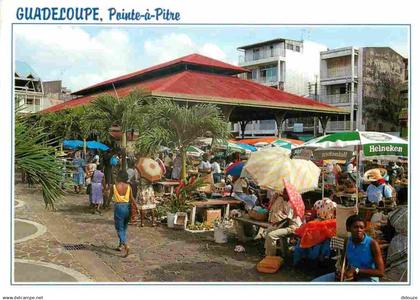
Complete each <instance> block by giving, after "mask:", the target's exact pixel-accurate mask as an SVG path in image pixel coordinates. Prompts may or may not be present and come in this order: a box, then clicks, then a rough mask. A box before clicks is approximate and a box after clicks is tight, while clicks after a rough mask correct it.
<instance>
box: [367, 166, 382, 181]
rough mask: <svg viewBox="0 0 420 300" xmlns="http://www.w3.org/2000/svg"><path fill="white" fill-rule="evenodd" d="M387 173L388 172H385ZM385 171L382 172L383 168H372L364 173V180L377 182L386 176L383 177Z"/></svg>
mask: <svg viewBox="0 0 420 300" xmlns="http://www.w3.org/2000/svg"><path fill="white" fill-rule="evenodd" d="M385 174H386V172H385ZM383 176H384V175H383V171H382V172H381V169H378V168H376V169H371V170H369V171H367V172H366V173H365V174H364V175H363V181H365V182H375V181H378V180H379V179H382V178H384V177H383Z"/></svg>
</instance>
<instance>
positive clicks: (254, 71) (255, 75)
mask: <svg viewBox="0 0 420 300" xmlns="http://www.w3.org/2000/svg"><path fill="white" fill-rule="evenodd" d="M257 72H258V69H253V70H252V73H251V79H253V80H257Z"/></svg>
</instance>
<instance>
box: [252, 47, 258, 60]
mask: <svg viewBox="0 0 420 300" xmlns="http://www.w3.org/2000/svg"><path fill="white" fill-rule="evenodd" d="M252 58H253V60H258V59H260V49H253V50H252Z"/></svg>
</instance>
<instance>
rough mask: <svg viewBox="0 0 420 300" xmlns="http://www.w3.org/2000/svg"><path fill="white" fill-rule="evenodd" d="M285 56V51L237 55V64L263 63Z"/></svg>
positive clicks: (264, 51) (274, 50) (277, 50)
mask: <svg viewBox="0 0 420 300" xmlns="http://www.w3.org/2000/svg"><path fill="white" fill-rule="evenodd" d="M285 56H286V51H285V50H284V49H273V50H271V49H269V50H260V51H258V52H253V53H252V52H250V53H247V54H246V55H244V54H241V55H239V64H247V63H249V62H257V61H264V60H270V59H274V58H277V57H285Z"/></svg>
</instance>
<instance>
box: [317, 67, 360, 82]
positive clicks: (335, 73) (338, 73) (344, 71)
mask: <svg viewBox="0 0 420 300" xmlns="http://www.w3.org/2000/svg"><path fill="white" fill-rule="evenodd" d="M357 72H358V68H357V66H354V77H357ZM336 78H351V66H344V67H332V68H331V67H330V68H327V69H323V70H321V80H328V79H336Z"/></svg>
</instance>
